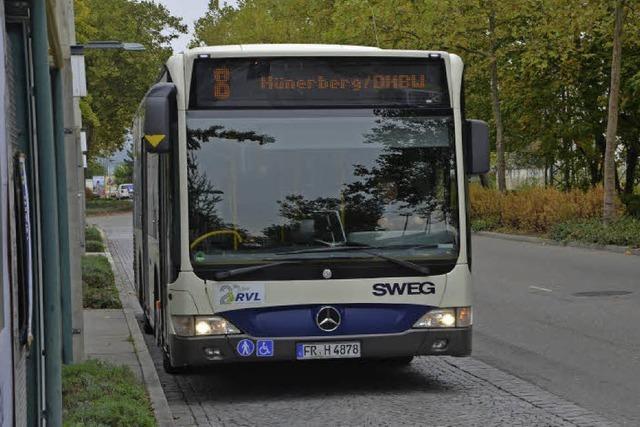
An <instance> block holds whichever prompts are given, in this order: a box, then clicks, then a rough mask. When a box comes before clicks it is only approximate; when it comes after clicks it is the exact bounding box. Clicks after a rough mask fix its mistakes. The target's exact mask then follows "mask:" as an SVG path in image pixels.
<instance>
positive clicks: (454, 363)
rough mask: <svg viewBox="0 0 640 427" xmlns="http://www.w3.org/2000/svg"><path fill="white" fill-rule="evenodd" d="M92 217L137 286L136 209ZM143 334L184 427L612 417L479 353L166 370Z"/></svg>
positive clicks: (514, 422)
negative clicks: (402, 360)
mask: <svg viewBox="0 0 640 427" xmlns="http://www.w3.org/2000/svg"><path fill="white" fill-rule="evenodd" d="M90 222H93V223H97V224H98V225H99V226H101V227H102V228H103V229H104V230H105V232H106V233H107V235H108V237H109V249H110V251H111V252H112V255H113V257H114V261H115V263H116V265H117V266H118V267H117V272H116V273H117V274H118V275H119V277H120V279H121V280H123V281H126V282H127V283H128V284H129V286H131V287H133V280H132V278H133V274H132V272H131V270H132V247H131V246H132V245H131V239H132V237H131V236H132V232H131V228H130V227H131V225H130V224H131V217H130V216H123V215H120V216H112V217H106V218H93V219H90ZM127 227H129V228H127ZM146 338H147V345H148V347H149V350H150V352H151V355H152V357H153V359H154V363H155V365H156V369H157V371H158V374H159V376H160V381H161V382H162V384H163V387H164V391H165V394H166V396H167V400H168V402H169V406H170V409H171V412H172V414H173V418H174V422H175V424H176V425H177V426H183V425H184V426H186V425H216V426H217V425H239V426H252V425H260V426H264V425H290V426H298V425H304V426H315V425H318V426H327V425H331V426H333V425H336V426H354V425H382V426H395V425H421V426H425V425H428V426H459V425H465V426H473V425H483V426H493V425H508V426H574V425H579V426H591V425H597V426H601V425H613V423H611V422H608V421H607V420H605V419H603V418H601V417H600V416H598V415H596V414H593V413H591V412H589V411H587V410H585V409H583V408H581V407H579V406H577V405H575V404H573V403H570V402H567V401H565V400H562V399H560V398H558V397H557V396H554V395H552V394H550V393H548V392H546V391H544V390H542V389H540V388H539V387H537V386H535V385H532V384H530V383H527V382H525V381H523V380H520V379H518V378H516V377H514V376H512V375H509V374H507V373H505V372H503V371H500V370H498V369H496V368H493V367H491V366H489V365H487V364H485V363H483V362H480V361H478V360H476V359H474V358H473V357H470V358H450V357H439V358H437V357H421V358H416V359H415V361H414V362H413V363H412V364H411V365H410V366H409V367H405V368H396V367H392V366H386V365H384V364H383V363H373V362H372V363H353V362H339V363H338V362H331V363H308V364H307V363H305V364H284V363H271V364H256V365H251V364H242V365H237V366H229V365H227V366H221V367H216V368H213V369H208V370H200V371H195V372H192V373H190V374H185V375H168V374H166V373H165V372H164V370H163V369H162V356H161V353H160V351H159V349H158V348H157V347H156V346H155V344H154V342H153V339H152V338H151V337H150V336H147V337H146Z"/></svg>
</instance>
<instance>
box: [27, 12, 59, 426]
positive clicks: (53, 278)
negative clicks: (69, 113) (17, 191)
mask: <svg viewBox="0 0 640 427" xmlns="http://www.w3.org/2000/svg"><path fill="white" fill-rule="evenodd" d="M32 12H33V15H32V26H31V27H32V31H33V33H32V37H33V68H34V77H35V99H36V134H37V143H38V181H39V183H40V206H41V213H42V214H41V218H40V222H41V236H42V239H41V242H40V243H41V246H42V277H43V303H44V313H43V315H44V319H43V320H44V322H43V323H44V342H45V348H44V354H45V397H46V405H45V411H46V413H45V416H46V422H47V425H48V426H53V427H58V426H60V425H61V424H62V373H61V370H62V360H61V359H62V357H61V356H62V346H61V336H60V329H61V328H60V327H61V323H62V322H61V312H60V257H59V254H58V250H59V246H58V241H59V239H58V236H59V235H58V206H57V197H58V196H57V188H56V164H55V140H54V132H53V104H52V99H51V76H50V74H49V41H48V37H47V12H46V5H45V0H33V10H32Z"/></svg>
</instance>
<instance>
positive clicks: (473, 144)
mask: <svg viewBox="0 0 640 427" xmlns="http://www.w3.org/2000/svg"><path fill="white" fill-rule="evenodd" d="M466 125H467V129H466V133H467V138H466V144H467V147H466V148H467V173H468V174H469V175H481V174H485V173H487V172H489V125H488V124H487V122H484V121H482V120H467V123H466Z"/></svg>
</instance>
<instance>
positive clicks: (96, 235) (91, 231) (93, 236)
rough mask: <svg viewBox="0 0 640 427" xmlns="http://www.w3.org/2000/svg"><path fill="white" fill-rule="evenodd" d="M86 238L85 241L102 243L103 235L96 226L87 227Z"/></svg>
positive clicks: (85, 230)
mask: <svg viewBox="0 0 640 427" xmlns="http://www.w3.org/2000/svg"><path fill="white" fill-rule="evenodd" d="M84 238H85V240H95V241H97V242H100V243H102V234H100V230H98V227H96V226H95V225H90V226H87V227H85V229H84Z"/></svg>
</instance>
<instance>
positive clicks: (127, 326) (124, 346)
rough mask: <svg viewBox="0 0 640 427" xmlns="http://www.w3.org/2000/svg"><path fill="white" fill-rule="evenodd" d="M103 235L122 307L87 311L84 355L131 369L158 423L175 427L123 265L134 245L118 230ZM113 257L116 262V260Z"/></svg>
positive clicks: (161, 425)
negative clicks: (123, 237) (123, 239)
mask: <svg viewBox="0 0 640 427" xmlns="http://www.w3.org/2000/svg"><path fill="white" fill-rule="evenodd" d="M125 215H126V214H125ZM129 216H130V214H129ZM98 218H100V217H98ZM103 220H104V218H103ZM107 221H108V219H107ZM87 223H89V224H94V225H98V226H100V225H101V224H99V221H96V218H93V217H91V218H87ZM124 236H126V237H127V238H128V239H129V240H130V239H131V235H130V233H129V235H128V236H127V233H126V232H125V233H124ZM102 237H103V240H104V242H105V244H106V245H107V247H108V249H107V250H108V251H109V252H105V253H104V255H105V256H106V257H107V259H108V260H109V264H110V265H111V269H112V270H113V274H114V276H115V281H116V287H117V288H118V294H119V297H120V302H121V304H122V308H121V309H109V310H104V309H103V310H84V322H85V330H84V333H85V338H84V340H85V354H86V356H87V358H95V359H99V360H104V361H107V362H110V363H114V364H116V365H126V366H128V367H129V368H131V370H132V371H133V373H134V374H135V376H136V377H137V378H138V379H139V380H140V382H142V383H143V384H144V386H145V388H146V389H147V393H148V395H149V399H150V401H151V406H152V407H153V412H154V415H155V418H156V421H157V425H158V426H160V427H173V425H174V423H173V417H172V415H171V412H170V410H169V404H168V403H167V398H166V396H165V394H164V391H163V389H162V385H161V384H160V380H159V378H158V374H157V372H156V368H155V366H154V362H153V359H152V358H151V356H150V354H149V350H148V349H147V345H146V343H145V341H144V336H143V334H142V331H141V330H140V326H139V324H138V321H137V320H136V315H138V314H141V313H142V309H141V308H140V305H139V304H138V301H137V298H136V296H135V291H134V289H133V278H132V277H131V275H132V273H131V274H127V273H128V272H127V271H126V270H127V269H125V268H124V264H123V263H122V260H121V259H120V258H121V257H122V253H123V252H124V253H125V254H128V253H129V252H132V248H130V247H128V246H130V245H128V246H127V245H121V243H122V242H121V241H120V240H119V239H118V238H117V237H119V236H118V235H117V233H116V234H115V236H114V235H111V234H110V236H109V238H107V236H106V235H105V234H104V232H103V233H102ZM114 237H116V238H114ZM114 257H115V258H116V262H114Z"/></svg>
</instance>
